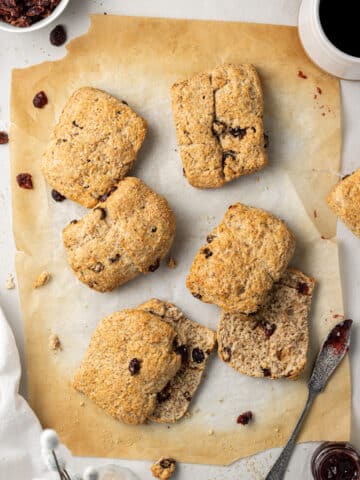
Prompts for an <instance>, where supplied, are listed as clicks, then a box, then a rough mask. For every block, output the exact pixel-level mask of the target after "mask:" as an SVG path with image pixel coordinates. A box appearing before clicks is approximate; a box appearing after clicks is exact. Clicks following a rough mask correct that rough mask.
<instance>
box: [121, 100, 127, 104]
mask: <svg viewBox="0 0 360 480" xmlns="http://www.w3.org/2000/svg"><path fill="white" fill-rule="evenodd" d="M121 103H123V104H124V105H129V104H128V103H127V102H125V100H121Z"/></svg>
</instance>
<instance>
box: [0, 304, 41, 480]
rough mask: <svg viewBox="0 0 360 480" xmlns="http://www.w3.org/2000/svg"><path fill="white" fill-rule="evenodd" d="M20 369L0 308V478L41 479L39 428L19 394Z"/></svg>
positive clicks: (33, 415) (10, 333) (8, 328)
mask: <svg viewBox="0 0 360 480" xmlns="http://www.w3.org/2000/svg"><path fill="white" fill-rule="evenodd" d="M20 375H21V366H20V360H19V354H18V350H17V347H16V343H15V339H14V336H13V333H12V331H11V329H10V327H9V325H8V323H7V321H6V319H5V316H4V313H3V311H2V310H1V308H0V479H4V480H5V479H8V480H10V479H11V480H30V479H32V478H33V477H36V476H42V477H44V475H43V472H44V464H43V463H42V460H41V454H40V445H39V438H40V433H41V426H40V423H39V421H38V419H37V418H36V416H35V414H34V413H33V412H32V410H31V409H30V407H29V405H28V404H27V402H26V401H25V400H24V398H23V397H22V396H21V395H19V381H20Z"/></svg>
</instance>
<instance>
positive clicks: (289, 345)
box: [217, 269, 315, 379]
mask: <svg viewBox="0 0 360 480" xmlns="http://www.w3.org/2000/svg"><path fill="white" fill-rule="evenodd" d="M314 286H315V280H314V279H313V278H310V277H308V276H306V275H304V274H303V273H302V272H300V271H299V270H295V269H288V270H286V271H285V273H284V274H283V276H282V277H281V278H280V280H279V281H278V282H276V283H275V284H274V286H273V288H272V290H271V292H270V293H269V295H268V300H267V302H266V304H265V305H263V307H261V309H260V310H258V312H256V313H255V314H253V315H251V316H246V315H243V314H241V313H226V312H223V314H222V317H221V321H220V323H219V326H218V330H217V340H218V354H219V357H220V358H221V360H223V361H224V362H226V363H228V364H229V365H230V366H231V367H232V368H234V369H235V370H237V371H238V372H240V373H243V374H245V375H250V376H252V377H269V378H272V379H278V378H282V377H285V378H290V379H296V378H297V377H298V376H299V375H300V373H301V372H302V371H303V369H304V368H305V365H306V360H307V352H308V344H309V332H308V317H309V312H310V308H311V301H312V295H313V290H314Z"/></svg>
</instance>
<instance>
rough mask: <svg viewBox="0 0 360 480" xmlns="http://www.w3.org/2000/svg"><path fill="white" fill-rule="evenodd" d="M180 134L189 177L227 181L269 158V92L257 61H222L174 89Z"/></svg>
mask: <svg viewBox="0 0 360 480" xmlns="http://www.w3.org/2000/svg"><path fill="white" fill-rule="evenodd" d="M171 94H172V108H173V114H174V121H175V127H176V136H177V140H178V144H179V147H180V155H181V159H182V163H183V167H184V175H185V176H186V178H187V179H188V181H189V183H190V184H191V185H193V186H194V187H198V188H216V187H221V186H222V185H224V184H225V183H226V182H230V181H231V180H233V179H234V178H237V177H240V176H241V175H245V174H248V173H252V172H256V171H257V170H260V169H261V168H263V167H264V166H265V165H266V164H267V156H266V153H265V140H264V128H263V110H264V107H263V95H262V90H261V84H260V80H259V77H258V74H257V72H256V69H255V67H254V66H253V65H247V64H243V65H233V64H227V65H221V66H218V67H216V68H215V69H214V70H212V71H210V72H205V73H200V74H198V75H195V76H194V77H193V78H191V79H189V80H185V81H182V82H178V83H175V84H174V85H173V87H172V90H171Z"/></svg>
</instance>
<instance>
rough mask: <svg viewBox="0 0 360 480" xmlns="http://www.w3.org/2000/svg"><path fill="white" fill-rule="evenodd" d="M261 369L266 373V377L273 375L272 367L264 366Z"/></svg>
mask: <svg viewBox="0 0 360 480" xmlns="http://www.w3.org/2000/svg"><path fill="white" fill-rule="evenodd" d="M261 370H262V372H263V374H264V377H271V370H270V368H263V367H261Z"/></svg>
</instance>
